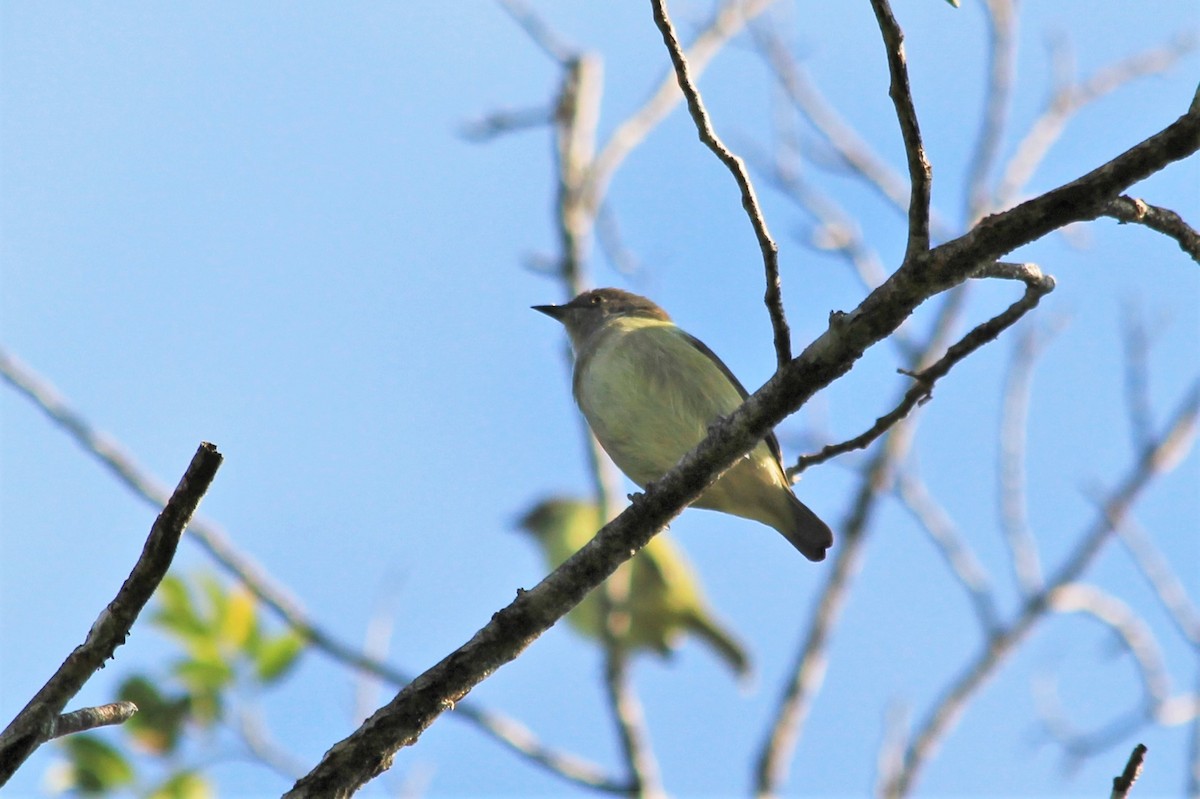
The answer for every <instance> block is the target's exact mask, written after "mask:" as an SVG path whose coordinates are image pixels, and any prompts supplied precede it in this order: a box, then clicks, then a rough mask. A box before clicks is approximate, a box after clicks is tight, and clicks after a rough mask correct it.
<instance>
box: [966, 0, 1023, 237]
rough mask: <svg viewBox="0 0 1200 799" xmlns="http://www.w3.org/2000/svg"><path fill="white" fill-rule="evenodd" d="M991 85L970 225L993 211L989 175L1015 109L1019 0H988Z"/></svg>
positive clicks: (971, 187)
mask: <svg viewBox="0 0 1200 799" xmlns="http://www.w3.org/2000/svg"><path fill="white" fill-rule="evenodd" d="M984 7H985V8H986V9H987V15H986V18H987V22H988V31H989V35H988V86H987V92H986V94H985V97H986V100H985V103H986V105H985V107H984V112H983V120H982V123H981V125H980V128H979V138H978V139H977V140H976V142H975V153H974V155H973V156H972V158H971V159H970V161H968V163H969V164H970V167H969V169H970V173H969V174H968V176H967V190H966V199H967V204H966V205H967V207H966V219H967V224H968V225H973V224H975V222H976V221H977V220H978V219H979V218H980V217H982V216H983V215H984V214H986V213H987V212H988V211H990V210H991V192H990V191H989V189H988V176H989V175H990V174H991V172H992V168H993V167H994V166H995V164H996V158H997V156H998V155H999V152H1000V144H1001V142H1002V141H1003V140H1004V132H1005V129H1006V128H1007V126H1008V115H1009V112H1010V110H1011V109H1012V90H1013V84H1014V83H1015V81H1016V75H1017V66H1016V63H1017V58H1016V56H1017V8H1016V0H987V2H986V3H985V5H984Z"/></svg>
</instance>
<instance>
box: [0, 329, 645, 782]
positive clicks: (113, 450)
mask: <svg viewBox="0 0 1200 799" xmlns="http://www.w3.org/2000/svg"><path fill="white" fill-rule="evenodd" d="M0 375H2V376H3V377H4V379H5V380H6V381H8V383H9V384H10V385H12V386H13V387H14V388H15V389H17V391H18V392H20V393H21V394H22V395H24V396H25V397H26V398H27V399H29V400H30V401H31V402H33V403H34V405H35V406H36V407H37V408H38V409H39V410H41V411H42V412H43V413H45V414H46V415H47V416H48V417H49V418H50V420H51V421H52V422H54V423H55V424H56V425H58V426H59V427H61V428H62V429H63V430H66V431H67V433H68V434H70V436H71V437H72V438H73V439H74V440H75V441H76V443H78V444H79V445H80V446H81V447H83V449H84V450H85V451H86V452H87V453H89V454H90V455H92V456H93V457H95V458H96V459H97V460H99V461H100V462H101V463H102V464H103V465H104V466H105V467H106V468H108V469H109V470H110V471H112V472H113V473H114V474H116V476H117V477H118V479H119V480H120V481H121V482H122V483H123V484H124V485H125V486H126V488H128V489H129V490H131V491H132V492H133V493H134V494H135V495H137V496H138V497H140V498H141V499H142V500H144V501H145V502H147V503H149V504H151V505H157V506H161V505H162V504H164V502H165V501H166V498H167V496H166V492H165V490H164V489H163V488H162V487H161V485H160V484H159V483H158V481H156V480H155V479H154V478H153V477H151V476H150V475H149V474H148V473H147V472H146V471H145V470H143V469H142V467H141V466H140V465H138V464H137V463H136V461H134V459H133V458H132V457H131V456H130V455H129V454H128V453H126V452H125V451H124V450H123V449H122V447H121V446H120V445H119V444H117V443H116V442H115V441H114V440H113V439H112V438H110V437H109V436H107V435H105V434H103V433H101V432H99V431H97V430H96V429H95V428H94V427H93V426H92V425H91V424H90V423H89V422H88V421H87V420H86V419H84V418H83V416H82V415H80V414H79V413H78V412H77V411H75V410H74V409H72V408H71V407H70V406H69V405H68V404H67V402H66V400H65V399H64V398H63V397H62V396H61V395H60V394H59V393H58V392H57V391H56V390H55V389H54V387H53V386H51V385H50V384H49V383H48V382H47V381H46V380H44V379H43V378H41V377H39V376H38V375H37V374H35V373H34V372H33V370H31V369H30V368H29V367H27V366H25V365H24V364H22V363H21V362H20V361H18V360H17V359H16V358H15V357H14V356H13V355H11V354H10V353H8V352H7V351H5V350H4V349H2V348H0ZM188 532H189V533H190V534H191V535H192V537H193V538H194V540H195V541H196V542H197V543H199V544H200V547H201V549H203V550H204V551H205V552H207V553H208V555H209V556H210V557H212V559H213V560H214V561H215V562H216V563H217V564H218V565H219V566H220V567H221V568H223V569H224V570H225V571H226V572H227V573H229V574H230V575H232V576H233V577H234V578H235V579H237V580H238V581H239V582H241V583H242V584H243V585H245V586H246V588H247V589H248V590H249V591H250V592H251V593H252V594H254V596H255V597H256V598H257V599H258V600H259V601H260V602H262V603H263V604H264V605H265V606H266V607H267V608H268V609H270V610H271V612H273V613H274V614H275V615H276V616H278V617H279V618H280V619H281V620H282V621H283V622H284V624H286V625H287V626H288V627H290V628H291V629H293V630H295V631H296V632H297V633H298V634H300V635H301V636H303V637H304V638H305V640H307V641H308V642H309V643H311V644H312V645H313V646H314V647H316V648H317V649H318V650H320V651H322V652H324V653H325V654H327V655H329V656H330V657H331V658H333V659H334V660H336V661H338V662H340V663H343V664H345V665H347V666H349V667H350V668H352V669H355V670H356V671H361V672H364V673H369V674H374V675H376V676H378V677H379V678H381V679H383V680H386V681H387V682H389V683H391V684H392V685H394V686H397V687H399V686H403V685H407V684H408V683H409V682H410V681H411V679H412V678H411V677H410V676H409V675H407V674H405V673H403V672H401V671H398V670H397V669H395V668H393V667H392V666H390V665H388V664H387V663H384V662H382V661H379V660H376V659H373V658H370V657H367V656H365V655H363V654H362V653H361V652H359V651H358V650H357V649H355V648H354V647H352V646H350V645H349V644H346V643H344V642H342V641H340V640H338V639H337V638H336V637H334V636H333V634H332V633H330V632H328V631H327V630H325V629H324V628H322V627H320V626H319V625H317V624H316V623H315V622H314V621H312V619H311V618H309V616H308V614H307V613H306V612H305V611H304V609H303V608H302V607H301V606H300V604H299V603H298V602H297V601H296V600H294V599H292V598H291V597H290V596H289V595H288V594H287V592H286V590H285V589H283V588H281V587H280V586H278V585H276V584H275V583H274V582H273V581H272V580H271V579H270V578H269V577H268V576H267V574H266V573H265V572H263V571H262V570H261V569H260V568H259V567H258V566H257V565H256V564H255V563H254V562H253V561H251V560H250V559H249V558H248V557H247V556H245V555H243V554H242V553H241V552H239V551H238V550H237V549H236V548H235V547H234V546H233V544H232V543H231V542H230V539H229V536H228V535H227V534H226V533H225V532H224V530H222V529H221V528H220V527H219V526H218V525H216V524H214V523H212V522H209V521H206V520H204V519H195V520H193V521H192V522H191V524H190V525H189V526H188ZM455 710H456V711H457V712H456V713H455V715H456V716H457V717H460V718H464V719H466V720H468V721H470V722H472V723H473V724H475V725H477V726H478V727H480V728H481V729H482V730H483V731H484V732H485V733H487V734H489V735H491V736H492V737H494V738H495V739H496V740H497V741H499V742H500V743H501V744H503V745H505V746H507V747H509V748H510V749H512V750H513V751H514V752H516V753H517V754H519V755H521V756H522V757H524V758H526V759H527V760H529V761H530V762H532V763H535V764H537V765H539V766H543V767H545V768H547V769H549V770H551V771H553V772H554V773H556V774H558V775H560V776H562V777H563V778H565V779H567V780H570V781H572V782H577V783H580V784H583V785H587V786H589V787H593V788H596V789H598V790H602V791H606V792H609V793H623V792H625V788H626V786H625V784H624V783H622V782H618V781H616V780H612V779H609V778H608V777H607V776H606V775H605V773H604V772H603V771H602V770H601V769H600V768H599V767H598V766H595V765H593V764H591V763H589V762H587V761H585V760H582V759H581V758H578V757H575V756H573V755H568V754H565V753H561V752H557V751H555V750H553V749H551V748H549V747H546V746H545V745H543V744H542V743H541V742H540V741H538V739H537V736H535V735H534V734H533V733H532V732H531V731H530V730H529V729H528V728H526V727H525V726H524V725H522V724H520V723H519V722H517V721H515V720H513V719H510V718H507V717H505V716H503V715H500V714H498V713H495V712H493V711H489V710H486V709H483V708H480V707H478V706H476V705H475V704H473V703H469V702H463V703H460V704H459V705H457V706H456V708H455Z"/></svg>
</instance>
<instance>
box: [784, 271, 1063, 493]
mask: <svg viewBox="0 0 1200 799" xmlns="http://www.w3.org/2000/svg"><path fill="white" fill-rule="evenodd" d="M972 276H973V277H999V278H1006V279H1015V280H1020V281H1022V282H1024V283H1025V294H1024V295H1023V296H1022V297H1021V299H1019V300H1017V301H1016V302H1014V303H1013V304H1012V305H1010V306H1009V307H1008V308H1007V309H1005V310H1004V311H1003V312H1002V313H1000V314H998V315H997V316H994V317H992V318H991V319H989V320H988V321H986V322H984V323H982V324H980V325H978V326H977V327H975V329H973V330H972V331H971V332H970V333H968V334H967V335H965V336H963V338H962V339H961V340H960V341H959V342H958V343H956V344H955V345H954V346H952V347H950V349H948V350H947V351H946V354H945V355H943V356H942V357H941V358H940V359H939V360H938V361H937V362H936V363H934V364H933V365H931V366H929V367H928V368H926V369H923V370H922V371H921V372H919V373H910V374H909V376H910V377H911V378H913V381H914V382H913V385H912V387H911V388H909V389H908V391H907V392H905V394H904V399H902V400H901V401H900V404H899V405H897V406H896V407H895V408H893V409H892V410H891V411H889V412H888V413H886V414H884V415H883V416H880V417H879V418H878V419H876V420H875V424H873V425H871V427H870V429H868V430H866V431H865V432H863V433H862V434H860V435H858V436H855V437H854V438H852V439H849V440H848V441H843V442H842V443H840V444H830V445H829V446H826V447H824V448H823V449H822V450H821V451H820V452H817V453H815V454H813V455H804V456H801V457H800V458H799V459H797V461H796V465H795V466H792V467H790V468H789V469H788V474H789V476H795V475H797V474H800V473H802V472H803V471H804V470H805V469H807V468H808V467H810V466H812V465H814V464H817V463H824V462H825V461H827V460H829V459H830V458H833V457H835V456H837V455H841V454H843V453H846V452H851V451H853V450H856V449H863V448H864V447H867V446H869V445H870V443H871V442H872V441H874V440H875V439H877V438H878V437H879V436H881V435H882V434H883V433H884V432H886V431H887V430H888V428H890V427H891V426H892V425H894V424H896V423H897V422H898V421H900V420H901V419H903V418H904V417H905V416H907V415H908V414H909V413H911V412H912V410H913V408H915V407H917V406H918V405H920V404H922V403H924V402H926V401H928V400H929V398H930V397H931V396H933V386H934V384H935V383H936V382H937V381H938V380H940V379H941V378H943V377H945V376H946V375H947V374H948V373H949V372H950V370H951V369H952V368H954V365H955V364H957V363H958V362H959V361H961V360H963V359H964V358H966V357H967V356H968V355H970V354H971V353H973V352H975V350H977V349H979V348H980V347H982V346H983V345H984V344H986V343H988V342H989V341H994V340H995V339H996V337H997V336H999V335H1000V334H1001V333H1002V332H1004V330H1005V329H1007V328H1009V327H1011V326H1012V325H1014V324H1016V322H1017V320H1019V319H1020V318H1021V317H1022V316H1024V315H1025V314H1027V313H1028V312H1029V311H1031V310H1033V309H1034V308H1036V307H1037V304H1038V303H1039V302H1040V301H1041V299H1042V297H1044V296H1045V295H1047V294H1049V293H1050V292H1051V291H1053V290H1054V278H1052V277H1050V276H1049V275H1043V274H1042V271H1041V270H1040V269H1038V267H1037V266H1036V265H1035V264H1010V263H996V264H991V265H989V266H987V267H981V268H980V269H978V270H976V274H974V275H972Z"/></svg>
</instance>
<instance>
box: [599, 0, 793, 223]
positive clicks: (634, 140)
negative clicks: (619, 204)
mask: <svg viewBox="0 0 1200 799" xmlns="http://www.w3.org/2000/svg"><path fill="white" fill-rule="evenodd" d="M774 2H775V0H724V2H722V3H721V5H720V6H719V7H718V8H717V11H716V13H715V14H714V15H713V19H712V22H711V23H709V24H708V26H707V27H706V28H704V29H703V30H702V31H700V33H699V34H697V36H696V38H695V39H693V40H692V44H691V46H690V47H688V49H687V53H686V57H687V62H688V68H689V70H690V71H691V75H692V78H693V79H694V80H697V79H699V77H700V75H701V74H702V73H703V72H704V70H705V68H707V67H708V64H709V62H711V61H712V59H713V56H715V55H716V54H717V53H718V52H720V50H721V48H722V47H724V46H725V43H726V42H728V41H729V40H730V39H731V38H733V37H734V36H736V35H737V33H738V32H739V31H741V29H742V28H743V27H745V25H746V23H747V22H749V21H750V20H752V19H754V18H755V17H756V16H758V15H759V14H761V13H763V12H764V11H766V10H767V9H768V8H769V7H770V6H771V5H772V3H774ZM682 99H683V94H682V93H681V92H680V91H679V81H678V80H677V79H676V77H675V73H674V72H673V71H671V72H668V73H667V74H666V75H665V76H664V77H663V79H662V80H661V81H660V82H659V84H658V87H657V88H656V89H655V90H654V92H653V93H652V94H651V95H650V97H649V98H648V99H647V100H646V102H645V103H643V104H642V105H641V107H640V108H638V110H636V111H634V112H633V113H632V114H630V115H629V117H627V118H626V119H625V121H624V122H622V123H621V124H619V125H617V127H616V129H614V130H613V132H612V135H611V136H609V138H608V141H607V142H606V143H605V144H604V146H603V147H602V148H601V149H600V151H599V152H598V153H597V154H596V159H595V161H594V162H593V163H592V167H591V169H590V170H589V174H588V178H587V190H586V191H585V195H586V196H587V198H588V201H589V203H590V204H591V205H592V206H593V207H597V206H599V204H600V202H601V200H602V199H603V198H604V196H605V194H606V193H607V189H608V184H609V183H610V182H611V181H612V177H613V175H614V174H615V173H616V171H617V168H618V167H619V166H620V165H621V164H622V163H623V162H624V161H625V159H626V158H627V157H628V156H629V153H631V152H632V151H633V149H634V148H635V147H637V146H638V145H639V144H641V142H642V141H644V140H645V138H646V136H648V135H649V134H650V131H652V130H654V128H655V127H657V126H658V124H659V123H660V122H662V121H663V120H664V119H665V118H666V117H667V115H668V114H669V113H671V110H672V109H673V108H674V107H675V106H676V105H677V104H678V103H679V101H680V100H682Z"/></svg>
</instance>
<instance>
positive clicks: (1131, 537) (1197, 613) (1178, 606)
mask: <svg viewBox="0 0 1200 799" xmlns="http://www.w3.org/2000/svg"><path fill="white" fill-rule="evenodd" d="M1117 535H1118V536H1120V538H1121V543H1122V544H1124V545H1125V548H1126V549H1127V550H1128V551H1129V554H1130V555H1131V556H1132V557H1133V562H1134V564H1135V565H1137V567H1138V571H1140V572H1141V573H1142V576H1143V577H1145V578H1146V581H1147V582H1148V583H1150V587H1151V588H1152V589H1153V590H1154V595H1155V596H1156V597H1158V601H1159V603H1161V604H1162V606H1163V608H1164V609H1165V610H1166V611H1167V615H1168V616H1170V617H1171V621H1173V622H1174V623H1175V626H1176V627H1178V628H1179V633H1180V634H1181V635H1182V636H1183V637H1184V638H1185V639H1187V640H1188V641H1190V642H1191V644H1192V646H1193V647H1196V648H1197V649H1200V609H1197V607H1196V604H1195V603H1194V602H1192V600H1191V598H1190V597H1188V593H1187V589H1186V588H1184V586H1183V581H1181V580H1180V579H1179V577H1178V575H1176V574H1175V570H1174V569H1172V568H1171V564H1170V562H1169V561H1168V560H1167V559H1166V558H1165V557H1164V556H1163V554H1162V552H1160V551H1159V550H1158V547H1156V546H1155V545H1154V541H1153V539H1151V537H1150V536H1149V535H1148V534H1147V533H1146V531H1145V530H1144V529H1142V527H1141V525H1139V524H1138V523H1137V522H1136V520H1134V519H1131V518H1126V519H1123V520H1121V521H1120V524H1118V525H1117ZM1184 568H1188V566H1187V565H1185V566H1184Z"/></svg>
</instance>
